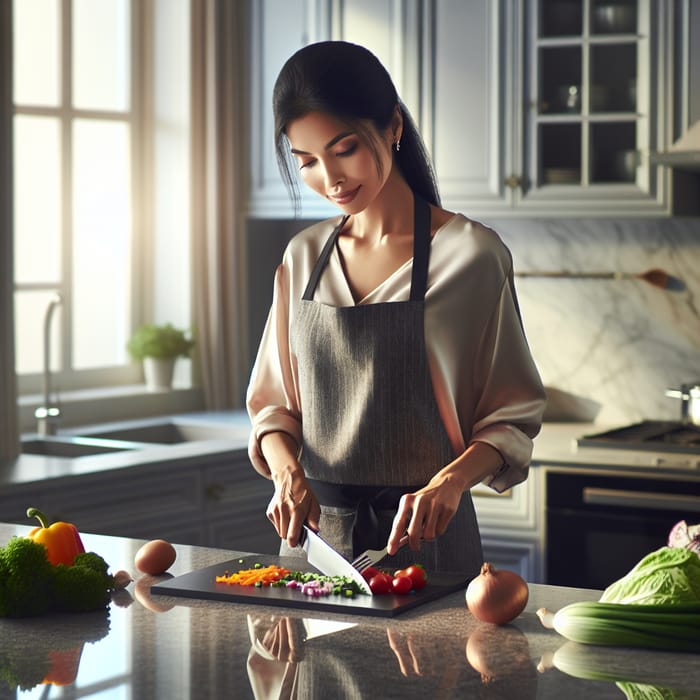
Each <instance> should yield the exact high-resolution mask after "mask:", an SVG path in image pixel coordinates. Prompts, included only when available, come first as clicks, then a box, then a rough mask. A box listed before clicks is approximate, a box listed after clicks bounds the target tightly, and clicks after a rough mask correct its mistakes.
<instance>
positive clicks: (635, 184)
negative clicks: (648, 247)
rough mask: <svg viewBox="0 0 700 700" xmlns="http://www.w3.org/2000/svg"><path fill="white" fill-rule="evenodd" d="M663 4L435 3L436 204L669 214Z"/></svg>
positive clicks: (608, 0) (503, 210) (553, 0)
mask: <svg viewBox="0 0 700 700" xmlns="http://www.w3.org/2000/svg"><path fill="white" fill-rule="evenodd" d="M671 18H672V3H671V2H666V1H665V0H659V1H658V2H651V1H649V0H605V2H603V1H602V0H587V1H586V2H578V1H576V2H573V1H572V0H500V1H499V2H492V1H490V0H478V1H475V2H470V3H462V2H459V0H447V1H446V0H441V2H439V3H435V5H434V11H433V13H432V14H431V15H430V16H429V17H428V21H429V22H432V24H433V27H432V28H431V27H430V26H429V24H428V26H426V28H425V30H424V31H425V36H426V39H425V43H426V45H427V51H426V54H427V56H428V60H429V61H430V63H431V64H432V65H433V69H432V71H430V73H429V76H430V78H431V82H430V84H428V85H426V87H425V89H426V90H428V91H429V92H430V93H431V95H432V97H433V100H432V102H433V104H434V111H433V114H432V115H431V118H432V126H431V128H428V129H425V130H424V133H428V134H429V136H430V141H429V148H430V150H431V152H432V153H433V155H434V159H435V164H436V170H437V173H438V176H439V179H440V185H441V189H442V193H443V200H444V204H445V206H447V207H448V208H451V209H457V210H461V211H465V212H467V213H469V214H471V215H473V216H477V217H483V216H489V215H499V216H502V215H508V214H517V215H518V216H522V215H533V216H535V215H555V216H562V215H566V216H570V215H579V216H580V215H584V216H594V215H604V216H613V215H614V216H638V215H640V214H663V213H668V211H669V210H670V205H669V182H668V177H669V176H668V173H667V171H666V170H665V169H664V168H659V167H657V166H654V165H651V164H650V163H649V158H648V156H649V153H650V152H652V151H655V150H656V149H657V148H659V146H660V144H664V143H666V142H667V140H668V136H667V134H668V129H669V121H668V120H669V109H668V105H669V103H670V93H669V90H670V85H668V81H667V79H666V77H667V73H668V71H669V70H670V68H671V65H670V61H671V56H672V52H671V51H672V45H673V43H672V42H673V38H672V31H671Z"/></svg>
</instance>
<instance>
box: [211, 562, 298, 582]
mask: <svg viewBox="0 0 700 700" xmlns="http://www.w3.org/2000/svg"><path fill="white" fill-rule="evenodd" d="M289 573H290V571H289V569H285V568H283V567H280V566H276V565H275V564H270V565H269V566H262V567H259V568H257V569H242V570H240V571H238V572H237V573H235V574H229V573H228V571H227V572H226V573H225V574H224V575H223V576H217V577H216V582H217V583H226V584H228V585H229V586H234V585H237V586H254V585H255V584H257V583H260V584H261V585H263V586H269V585H270V584H271V583H274V582H276V581H279V580H280V579H282V578H284V577H285V576H287V574H289Z"/></svg>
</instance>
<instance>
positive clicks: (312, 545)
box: [301, 525, 372, 595]
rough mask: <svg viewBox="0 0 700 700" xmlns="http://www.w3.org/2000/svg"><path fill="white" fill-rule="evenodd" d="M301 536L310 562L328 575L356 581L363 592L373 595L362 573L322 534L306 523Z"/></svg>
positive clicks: (302, 544)
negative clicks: (318, 533)
mask: <svg viewBox="0 0 700 700" xmlns="http://www.w3.org/2000/svg"><path fill="white" fill-rule="evenodd" d="M301 536H302V541H301V546H302V547H303V548H304V551H305V552H306V558H307V559H308V560H309V564H311V565H312V566H315V567H316V568H317V569H318V570H319V571H321V572H322V573H324V574H326V576H346V577H347V578H349V579H350V580H352V581H354V582H355V583H356V584H357V585H358V586H359V587H360V590H361V591H362V592H363V593H366V594H367V595H372V591H371V590H370V588H369V585H368V584H367V581H365V579H364V578H363V577H362V574H361V573H360V572H359V571H358V570H357V569H356V568H355V567H353V566H352V564H351V563H350V562H349V561H347V559H345V558H344V557H343V556H342V555H341V554H340V553H339V552H336V551H335V549H333V547H331V546H330V545H329V544H328V542H326V541H325V540H324V539H323V538H322V537H321V536H320V535H317V534H316V533H315V532H314V531H313V530H311V529H309V528H308V527H307V526H306V525H304V529H303V530H302V535H301Z"/></svg>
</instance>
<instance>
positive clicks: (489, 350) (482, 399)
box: [471, 268, 545, 492]
mask: <svg viewBox="0 0 700 700" xmlns="http://www.w3.org/2000/svg"><path fill="white" fill-rule="evenodd" d="M476 357H477V362H476V363H475V367H474V370H475V374H474V380H473V381H474V386H475V387H476V389H477V390H476V392H475V395H476V396H478V397H479V399H478V401H477V403H476V406H475V409H474V422H473V427H472V432H471V442H475V441H478V442H484V443H487V444H489V445H491V446H492V447H494V448H495V449H496V450H498V451H499V452H500V453H501V455H502V457H503V465H502V466H501V468H500V469H499V470H498V471H497V472H496V473H495V474H494V475H493V476H492V477H491V478H490V479H488V480H487V481H486V484H487V485H488V486H490V487H491V488H493V489H494V490H495V491H498V492H502V491H504V490H506V489H508V488H510V487H511V486H514V485H515V484H518V483H520V482H521V481H524V480H525V479H526V478H527V474H528V467H529V463H530V458H531V456H532V439H533V438H534V437H535V436H536V435H537V433H538V432H539V430H540V427H541V423H542V415H543V413H544V407H545V392H544V387H543V385H542V381H541V379H540V376H539V373H538V371H537V368H536V367H535V363H534V361H533V359H532V355H531V354H530V349H529V347H528V344H527V340H526V338H525V333H524V330H523V326H522V321H521V317H520V311H519V308H518V302H517V297H516V294H515V287H514V284H513V276H512V268H511V269H510V270H509V271H508V274H507V276H506V278H505V282H504V284H503V286H502V289H501V293H500V296H499V298H498V302H497V304H496V308H495V309H494V311H493V313H492V315H491V317H490V319H489V322H488V323H487V325H486V327H485V328H484V333H483V335H482V338H481V344H480V348H479V350H478V352H477V356H476Z"/></svg>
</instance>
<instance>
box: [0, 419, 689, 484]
mask: <svg viewBox="0 0 700 700" xmlns="http://www.w3.org/2000/svg"><path fill="white" fill-rule="evenodd" d="M169 419H174V420H186V421H190V422H192V421H195V422H201V423H203V424H208V425H215V426H218V427H220V428H221V429H223V430H225V431H226V437H225V439H209V440H201V441H184V442H181V443H177V444H167V445H161V444H151V445H142V446H141V448H140V449H131V450H124V451H120V452H114V453H111V454H99V455H94V456H87V457H80V458H77V459H66V458H56V457H46V456H40V455H30V454H23V455H20V456H19V457H18V458H16V459H15V460H12V461H11V462H9V463H8V462H4V463H3V462H0V487H9V486H11V485H18V484H27V483H32V482H37V481H42V480H44V479H53V478H61V477H70V476H79V475H85V474H95V473H99V472H101V471H110V470H117V469H125V468H130V467H139V466H144V465H158V464H168V465H169V466H176V465H178V464H183V465H186V464H188V463H191V462H192V461H198V462H201V460H202V459H204V458H206V456H207V455H217V454H221V453H222V452H231V451H242V450H246V449H247V444H248V435H249V431H250V421H249V419H248V416H247V414H246V413H245V411H221V412H210V413H208V412H202V413H192V414H182V415H178V416H164V417H161V418H156V419H149V420H144V421H137V422H134V424H148V423H149V422H158V421H163V420H169ZM115 425H117V424H115ZM119 425H123V423H122V424H119ZM612 427H616V426H603V425H597V424H593V423H575V422H564V423H557V422H547V423H545V424H544V425H543V426H542V430H541V432H540V434H539V435H538V436H537V437H536V438H535V443H534V452H533V457H532V466H533V467H545V468H547V467H565V468H588V467H590V468H593V469H607V470H611V469H613V470H614V469H620V470H623V471H639V472H643V473H650V474H654V473H656V474H675V475H680V476H684V477H687V478H689V479H693V480H695V479H698V480H700V455H681V454H657V453H654V452H635V451H629V450H622V449H598V448H590V447H586V448H578V447H577V446H576V438H578V437H580V436H582V435H586V434H590V433H595V432H601V431H603V430H606V429H609V428H612ZM92 429H93V430H94V427H93V428H92ZM89 431H90V429H88V431H87V433H85V434H88V433H89ZM83 432H85V430H84V429H83V430H82V431H81V429H80V428H74V429H70V430H66V431H64V432H62V434H61V436H62V437H67V438H70V437H73V436H76V435H81V434H82V433H83Z"/></svg>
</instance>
